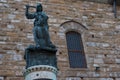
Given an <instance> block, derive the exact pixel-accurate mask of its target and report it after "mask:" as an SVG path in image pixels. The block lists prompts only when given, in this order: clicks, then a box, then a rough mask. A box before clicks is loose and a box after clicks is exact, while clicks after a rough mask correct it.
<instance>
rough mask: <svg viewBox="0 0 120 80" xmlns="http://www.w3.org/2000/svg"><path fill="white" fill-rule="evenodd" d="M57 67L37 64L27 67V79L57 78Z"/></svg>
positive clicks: (47, 79)
mask: <svg viewBox="0 0 120 80" xmlns="http://www.w3.org/2000/svg"><path fill="white" fill-rule="evenodd" d="M56 74H57V69H56V68H55V67H52V66H47V65H37V66H32V67H29V68H28V69H26V71H25V73H24V75H25V80H56Z"/></svg>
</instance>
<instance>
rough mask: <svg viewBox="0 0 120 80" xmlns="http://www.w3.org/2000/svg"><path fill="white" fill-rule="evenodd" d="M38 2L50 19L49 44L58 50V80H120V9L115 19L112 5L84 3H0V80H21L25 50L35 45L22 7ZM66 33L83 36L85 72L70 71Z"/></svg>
mask: <svg viewBox="0 0 120 80" xmlns="http://www.w3.org/2000/svg"><path fill="white" fill-rule="evenodd" d="M37 2H41V3H42V5H43V8H44V11H45V12H46V13H47V14H48V16H49V26H50V27H49V30H50V36H51V40H52V42H53V43H54V44H55V45H56V46H57V47H58V52H57V59H58V68H59V72H58V74H57V77H58V80H120V14H119V12H120V7H119V6H117V10H118V11H117V13H118V14H117V18H114V13H113V7H112V5H110V4H102V3H94V2H87V1H84V0H0V80H24V78H23V70H24V68H25V61H24V58H23V56H24V50H25V48H26V47H27V46H28V45H30V44H34V40H33V34H32V28H33V20H27V19H26V17H25V5H26V4H28V3H29V4H30V5H36V3H37ZM34 11H35V10H34V9H31V12H34ZM72 23H74V25H73V26H72ZM66 25H67V26H66ZM76 25H80V26H79V27H77V26H76ZM83 25H84V27H83ZM69 26H70V27H69ZM68 30H76V31H78V32H79V33H81V34H82V40H83V45H84V51H85V55H86V61H87V68H85V69H78V68H77V69H73V68H70V65H69V59H68V53H67V45H66V38H65V32H67V31H68ZM96 67H99V70H98V71H96Z"/></svg>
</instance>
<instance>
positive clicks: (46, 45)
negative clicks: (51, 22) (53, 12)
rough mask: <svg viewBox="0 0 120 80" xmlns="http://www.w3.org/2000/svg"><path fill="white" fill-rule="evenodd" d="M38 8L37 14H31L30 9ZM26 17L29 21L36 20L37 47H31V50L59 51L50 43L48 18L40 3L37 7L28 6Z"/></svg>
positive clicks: (34, 32) (34, 29)
mask: <svg viewBox="0 0 120 80" xmlns="http://www.w3.org/2000/svg"><path fill="white" fill-rule="evenodd" d="M30 7H33V8H36V12H35V13H29V8H30ZM25 15H26V17H27V19H35V21H34V27H33V35H34V41H35V43H36V46H33V45H30V46H29V47H28V49H29V50H34V49H43V50H50V51H57V49H56V47H55V45H53V44H52V42H51V41H50V36H49V26H48V22H47V21H48V16H47V15H46V14H45V12H43V8H42V5H41V4H40V3H38V4H37V6H36V7H35V6H30V5H26V12H25Z"/></svg>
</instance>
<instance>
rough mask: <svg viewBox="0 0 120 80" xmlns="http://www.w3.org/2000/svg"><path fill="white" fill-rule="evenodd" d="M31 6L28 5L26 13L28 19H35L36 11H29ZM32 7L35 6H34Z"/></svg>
mask: <svg viewBox="0 0 120 80" xmlns="http://www.w3.org/2000/svg"><path fill="white" fill-rule="evenodd" d="M30 7H31V6H29V5H26V11H25V15H26V17H27V19H34V18H35V13H29V8H30ZM32 7H34V6H32ZM34 8H35V7H34Z"/></svg>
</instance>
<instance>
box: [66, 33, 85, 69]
mask: <svg viewBox="0 0 120 80" xmlns="http://www.w3.org/2000/svg"><path fill="white" fill-rule="evenodd" d="M66 40H67V48H68V55H69V62H70V67H71V68H86V67H87V65H86V59H85V54H84V49H83V43H82V39H81V35H80V34H79V33H77V32H74V31H70V32H67V33H66Z"/></svg>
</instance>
